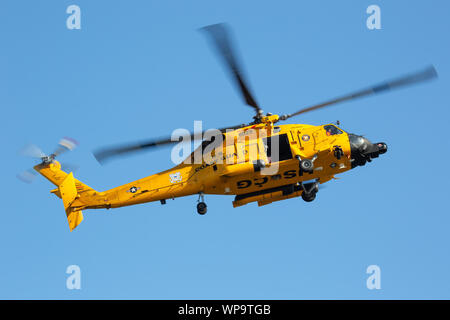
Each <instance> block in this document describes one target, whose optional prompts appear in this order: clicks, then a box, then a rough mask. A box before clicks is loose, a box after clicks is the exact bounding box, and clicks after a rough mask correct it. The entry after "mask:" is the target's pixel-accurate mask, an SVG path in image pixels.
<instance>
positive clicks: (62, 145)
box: [53, 137, 78, 156]
mask: <svg viewBox="0 0 450 320" xmlns="http://www.w3.org/2000/svg"><path fill="white" fill-rule="evenodd" d="M77 146H78V141H76V140H75V139H73V138H69V137H64V138H62V139H61V140H60V141H59V144H58V147H57V148H56V150H55V151H54V152H53V154H54V155H55V156H59V155H61V154H63V153H64V152H67V151H72V150H73V149H75V148H76V147H77Z"/></svg>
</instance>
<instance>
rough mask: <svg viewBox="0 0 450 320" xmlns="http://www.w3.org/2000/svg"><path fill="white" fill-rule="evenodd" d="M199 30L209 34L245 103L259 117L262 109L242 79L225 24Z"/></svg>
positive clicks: (240, 69) (240, 68)
mask: <svg viewBox="0 0 450 320" xmlns="http://www.w3.org/2000/svg"><path fill="white" fill-rule="evenodd" d="M200 30H203V31H205V32H206V33H207V34H208V35H210V37H211V39H212V41H213V44H214V46H215V47H216V49H217V51H218V53H219V55H220V56H221V57H222V58H223V60H224V62H225V65H226V68H227V69H229V70H230V72H231V74H232V76H233V77H234V79H235V81H236V82H237V84H238V86H239V89H240V90H241V93H242V96H243V98H244V100H245V103H246V104H247V105H249V106H251V107H253V108H254V109H255V111H256V117H257V118H259V116H260V115H261V114H262V112H263V111H262V110H261V108H260V107H259V105H258V104H257V102H256V100H255V99H254V98H253V95H252V94H251V93H250V90H249V86H248V85H247V81H246V80H245V79H244V76H243V73H242V67H241V66H239V64H238V60H237V58H236V54H235V52H236V50H235V49H234V47H233V45H232V42H231V38H230V33H229V30H228V28H227V26H226V25H225V24H222V23H220V24H213V25H210V26H206V27H203V28H201V29H200Z"/></svg>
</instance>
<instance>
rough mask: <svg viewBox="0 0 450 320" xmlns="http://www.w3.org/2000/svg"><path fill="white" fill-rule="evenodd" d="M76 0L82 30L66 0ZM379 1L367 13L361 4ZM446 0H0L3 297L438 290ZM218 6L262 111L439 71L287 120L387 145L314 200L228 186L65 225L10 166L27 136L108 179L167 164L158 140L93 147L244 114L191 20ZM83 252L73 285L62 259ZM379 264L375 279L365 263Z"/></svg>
mask: <svg viewBox="0 0 450 320" xmlns="http://www.w3.org/2000/svg"><path fill="white" fill-rule="evenodd" d="M71 4H76V5H78V6H80V8H81V19H82V20H81V30H68V29H67V28H66V18H67V17H68V15H67V14H66V8H67V7H68V6H69V5H71ZM371 4H377V5H379V6H380V8H381V19H382V20H381V23H382V29H381V30H374V31H370V30H368V29H367V28H366V19H367V17H368V15H367V14H366V8H367V7H368V6H369V5H371ZM449 10H450V5H449V3H448V2H445V1H433V2H432V3H430V2H426V1H403V0H402V1H400V0H398V1H381V0H371V1H364V0H363V1H361V0H359V1H356V0H354V1H332V0H327V1H276V2H275V1H261V0H259V1H253V0H251V1H250V0H249V1H235V0H231V1H210V0H202V1H199V0H193V1H172V0H167V1H114V2H112V1H82V0H78V1H39V2H37V1H23V0H18V1H11V0H8V1H1V3H0V30H1V31H0V39H1V42H2V50H0V70H1V72H0V106H1V110H2V117H1V120H0V121H1V126H0V130H1V137H2V138H1V141H2V148H1V156H2V159H3V169H2V184H1V186H0V194H1V197H2V210H1V223H0V298H3V299H5V298H8V299H10V298H13V299H15V298H24V299H30V298H39V299H53V298H59V299H94V298H102V299H103V298H105V299H110V298H113V299H118V298H123V299H178V298H182V299H197V298H206V299H221V298H224V299H227V298H234V299H310V298H327V299H328V298H330V299H337V298H360V299H380V298H387V299H391V298H407V299H410V298H411V299H417V298H426V299H430V298H438V299H441V298H447V299H448V298H450V274H449V272H448V270H449V269H450V256H449V251H448V244H449V242H450V233H449V232H448V230H449V225H450V215H449V210H448V207H447V200H448V181H449V174H448V170H447V165H446V161H447V159H448V158H449V157H450V152H449V150H450V146H449V142H448V128H449V124H448V121H449V120H448V119H449V118H450V111H449V110H450V109H449V102H450V91H449V90H448V88H449V84H450V81H449V78H448V74H449V71H450V65H449V62H448V57H449V56H450V45H449V42H448V31H449V24H448V12H449ZM222 21H226V22H228V23H229V24H230V25H231V26H232V28H233V31H234V34H235V36H236V41H237V44H238V47H239V49H240V50H241V52H242V59H243V60H244V63H245V66H246V73H247V75H248V78H249V80H250V82H251V85H252V88H253V91H254V92H255V94H256V96H257V98H258V101H259V102H260V104H261V105H262V106H263V108H264V109H265V110H266V111H270V112H273V113H281V114H283V113H288V112H292V111H295V110H297V109H299V108H301V107H304V106H308V105H310V104H313V103H316V102H320V101H322V100H325V99H328V98H332V97H334V96H337V95H340V94H343V93H346V92H349V91H352V90H354V89H358V88H361V87H365V86H367V85H370V84H372V83H377V82H379V81H382V80H385V79H388V78H391V77H395V76H397V75H403V74H405V73H409V72H411V71H415V70H418V69H421V68H422V67H425V66H427V65H429V64H434V65H435V67H436V69H437V70H438V73H439V76H440V77H439V79H438V80H437V81H434V82H430V83H426V84H423V85H419V86H415V87H412V88H409V89H405V90H399V91H395V92H391V93H388V94H384V95H380V96H377V97H374V98H369V99H363V100H359V101H356V102H351V103H346V104H342V105H339V107H337V106H336V107H334V108H329V109H324V110H320V111H316V112H311V113H308V114H305V115H303V116H301V117H297V118H294V119H291V120H292V121H291V123H307V124H316V125H318V124H322V123H329V122H332V121H335V120H340V121H341V124H342V125H341V126H342V128H343V129H344V130H347V131H350V132H354V133H358V134H365V135H366V136H367V137H368V138H369V139H371V140H373V141H385V142H386V143H387V144H388V146H389V152H388V153H387V154H385V155H384V156H382V157H380V158H379V159H376V160H375V161H374V162H372V163H371V164H369V165H368V166H366V167H363V168H357V169H355V170H352V171H350V172H347V173H344V174H342V175H341V176H340V179H339V180H335V181H331V182H329V183H328V185H327V188H325V189H323V190H321V191H320V192H319V194H318V197H317V199H316V201H314V202H312V203H305V202H303V201H302V200H301V199H292V200H287V201H283V202H277V203H274V204H271V205H269V206H265V207H261V208H258V207H257V206H256V205H255V204H250V205H247V206H243V207H240V208H236V209H233V207H232V204H231V201H232V200H233V197H231V196H223V197H220V196H207V197H206V201H207V204H208V213H207V214H206V215H205V216H199V215H198V214H197V213H196V210H195V204H196V201H197V197H195V196H191V197H186V198H181V199H176V200H175V201H172V200H170V201H168V203H167V205H165V206H161V205H160V204H159V203H149V204H145V205H138V206H133V207H128V208H121V209H115V210H109V211H106V210H98V211H94V210H91V211H85V220H84V221H83V223H82V224H81V225H80V226H79V227H78V228H77V229H76V230H75V231H74V232H72V233H70V232H69V229H68V226H67V221H66V217H65V214H64V210H63V205H62V203H61V201H60V200H59V199H57V198H56V197H55V196H53V195H51V194H49V190H51V189H52V188H53V186H52V185H50V183H49V182H47V181H46V180H44V179H43V178H39V179H37V180H36V181H35V183H33V184H32V185H26V184H23V183H21V182H20V181H18V180H17V179H16V178H15V175H16V173H18V172H21V171H22V170H24V169H26V168H28V167H30V166H32V165H33V164H34V162H33V160H30V159H24V158H20V157H18V156H17V150H18V149H20V148H21V147H22V146H23V145H24V144H26V143H28V142H33V143H36V144H38V145H40V146H41V147H42V148H43V149H44V150H45V151H51V150H52V149H53V148H54V146H55V144H56V143H57V141H58V140H59V138H61V137H62V136H70V137H74V138H76V139H77V140H78V141H79V142H80V146H79V148H78V149H76V151H74V152H72V153H70V154H66V155H64V158H62V159H61V160H67V161H68V162H72V163H77V164H78V165H80V169H79V170H78V171H77V172H76V174H75V175H76V177H77V178H78V179H80V180H81V181H83V182H85V183H86V184H88V185H90V186H92V187H93V188H95V189H97V190H105V189H108V188H111V187H114V186H116V185H119V184H123V183H126V182H129V181H133V180H136V179H138V178H141V177H143V176H147V175H150V174H153V173H156V172H158V171H161V170H164V169H167V168H169V167H170V166H171V165H172V164H171V162H170V149H162V150H159V151H157V152H149V153H145V154H140V155H135V156H131V157H129V158H126V159H122V160H119V161H114V162H111V163H110V164H108V165H107V166H103V167H102V166H100V165H99V164H98V163H97V162H96V161H95V159H94V157H93V156H92V150H94V149H95V148H96V147H99V146H103V145H107V144H111V143H119V142H126V141H133V140H136V139H144V138H147V137H155V136H160V135H164V134H167V133H170V132H172V130H173V129H176V128H187V129H190V130H192V129H193V121H194V120H203V121H204V124H205V125H206V126H207V127H210V128H213V127H223V126H226V125H234V124H238V123H242V122H245V121H249V120H250V118H251V116H252V115H253V114H252V111H251V109H250V108H248V107H245V106H244V105H243V104H242V103H241V101H240V97H239V96H238V94H237V93H236V92H235V91H234V87H233V85H232V84H231V83H230V81H229V79H228V77H227V74H226V73H225V72H224V69H223V67H222V66H221V65H220V64H219V61H218V59H217V57H216V56H215V55H214V53H213V51H212V50H211V48H210V47H209V45H208V43H207V41H205V38H204V36H202V34H200V33H199V32H198V31H197V29H198V28H200V27H202V26H205V25H208V24H212V23H217V22H222ZM72 264H76V265H78V266H80V268H81V283H82V284H81V286H82V288H81V290H68V289H66V278H67V276H68V275H67V274H66V273H65V271H66V268H67V267H68V266H69V265H72ZM372 264H376V265H378V266H379V267H380V268H381V287H382V288H381V290H368V289H367V288H366V279H367V277H368V275H367V274H366V268H367V267H368V266H369V265H372Z"/></svg>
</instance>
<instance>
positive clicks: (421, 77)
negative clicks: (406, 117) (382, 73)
mask: <svg viewBox="0 0 450 320" xmlns="http://www.w3.org/2000/svg"><path fill="white" fill-rule="evenodd" d="M436 77H437V72H436V69H435V68H434V67H433V66H430V67H428V68H426V69H425V70H422V71H419V72H416V73H413V74H409V75H407V76H403V77H400V78H397V79H393V80H390V81H386V82H383V83H380V84H378V85H375V86H372V87H369V88H366V89H363V90H359V91H356V92H354V93H350V94H347V95H345V96H342V97H338V98H335V99H333V100H330V101H326V102H323V103H320V104H317V105H314V106H311V107H307V108H304V109H301V110H299V111H297V112H294V113H292V114H288V115H284V116H281V117H280V120H286V119H289V118H291V117H294V116H298V115H299V114H302V113H305V112H309V111H313V110H317V109H320V108H324V107H328V106H330V105H333V104H338V103H340V102H344V101H349V100H353V99H358V98H362V97H365V96H370V95H376V94H379V93H382V92H385V91H388V90H391V89H398V88H401V87H406V86H409V85H413V84H415V83H419V82H423V81H427V80H431V79H433V78H436Z"/></svg>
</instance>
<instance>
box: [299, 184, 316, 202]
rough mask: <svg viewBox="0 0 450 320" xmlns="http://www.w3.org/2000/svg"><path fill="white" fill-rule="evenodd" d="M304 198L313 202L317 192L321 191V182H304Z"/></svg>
mask: <svg viewBox="0 0 450 320" xmlns="http://www.w3.org/2000/svg"><path fill="white" fill-rule="evenodd" d="M302 189H303V192H302V199H303V200H304V201H306V202H311V201H313V200H314V199H315V198H316V194H317V192H318V191H319V183H318V182H312V183H307V184H302Z"/></svg>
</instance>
